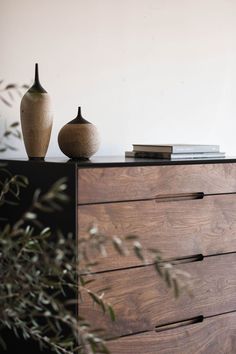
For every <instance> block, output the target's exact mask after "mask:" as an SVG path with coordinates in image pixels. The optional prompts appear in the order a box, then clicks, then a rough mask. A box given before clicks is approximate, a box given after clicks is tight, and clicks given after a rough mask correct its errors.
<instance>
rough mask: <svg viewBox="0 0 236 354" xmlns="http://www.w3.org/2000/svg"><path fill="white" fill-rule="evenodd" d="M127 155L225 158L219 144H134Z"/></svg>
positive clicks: (163, 157)
mask: <svg viewBox="0 0 236 354" xmlns="http://www.w3.org/2000/svg"><path fill="white" fill-rule="evenodd" d="M125 157H132V158H151V159H167V160H187V159H214V158H217V159H218V158H224V157H225V153H224V152H220V146H219V145H201V144H200V145H195V144H170V145H142V144H133V151H126V152H125Z"/></svg>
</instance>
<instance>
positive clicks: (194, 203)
mask: <svg viewBox="0 0 236 354" xmlns="http://www.w3.org/2000/svg"><path fill="white" fill-rule="evenodd" d="M9 164H10V166H11V167H12V169H13V171H14V172H17V173H21V174H24V169H26V170H27V171H26V173H25V174H27V173H29V174H30V175H31V178H32V181H33V185H34V184H35V186H37V185H38V184H42V183H44V184H45V183H47V184H49V182H50V181H53V180H55V179H56V178H58V177H62V176H64V175H67V176H69V181H70V193H71V198H72V203H71V208H70V209H68V210H67V213H66V214H65V218H67V219H66V220H64V226H66V227H67V228H68V225H70V227H71V229H72V231H74V233H75V234H76V236H77V237H80V236H83V235H85V234H86V232H87V230H88V228H89V227H90V226H91V225H93V224H96V225H97V226H98V227H99V230H100V231H102V232H104V233H105V234H106V235H108V236H109V235H110V236H111V235H117V236H124V235H129V234H135V235H137V236H139V239H140V242H141V244H142V245H143V247H144V248H158V249H160V250H161V252H162V256H163V258H164V259H165V260H176V267H178V268H180V269H183V270H186V271H187V272H188V273H190V274H191V277H192V280H193V297H190V296H189V295H188V294H183V295H182V296H181V297H180V298H179V299H177V300H176V299H175V298H174V296H173V291H172V290H171V289H168V288H167V287H166V284H165V283H164V282H163V280H162V279H160V278H159V277H158V275H157V273H156V271H155V269H154V267H153V265H152V264H151V260H150V263H149V264H147V265H143V263H142V262H141V261H140V260H139V259H138V258H137V257H136V256H135V255H134V254H133V253H130V254H129V255H128V256H125V257H121V256H118V255H117V253H116V252H115V251H114V250H113V248H112V247H110V249H109V252H108V257H106V258H103V259H102V261H101V262H100V263H99V264H98V266H96V269H95V274H94V275H93V278H94V279H95V280H96V281H95V282H93V283H91V284H92V285H91V287H92V289H93V290H97V291H98V290H100V289H104V288H108V289H107V290H106V291H105V297H106V299H107V300H108V301H109V302H110V303H111V304H112V305H113V307H114V309H115V311H116V314H117V319H116V321H115V322H112V321H111V320H110V319H109V318H108V316H105V315H103V314H101V311H100V309H99V307H97V306H94V305H93V304H92V302H91V301H90V300H89V299H88V300H86V299H85V300H84V301H83V303H81V304H80V305H79V312H80V314H81V315H82V316H85V317H86V318H87V319H88V320H90V321H91V323H93V324H94V327H99V328H101V327H103V328H106V333H107V337H108V338H109V342H108V343H109V344H108V345H109V348H110V350H111V353H112V354H222V353H223V354H234V353H236V159H233V158H232V159H230V158H228V159H223V160H207V161H200V160H197V161H179V162H169V161H160V160H141V159H140V160H133V159H126V160H122V159H118V158H117V159H116V158H113V159H112V158H111V159H106V158H103V159H94V160H92V161H91V162H80V163H76V162H73V161H72V162H67V163H65V162H63V161H61V162H59V161H55V162H19V161H18V162H13V161H11V162H9ZM40 171H41V172H40ZM40 173H41V178H40ZM42 176H44V177H43V178H44V179H45V180H47V182H45V181H44V182H43V181H42ZM49 180H50V181H49ZM70 218H71V219H70ZM65 224H66V225H65ZM114 337H116V339H113V338H114ZM117 337H118V338H117Z"/></svg>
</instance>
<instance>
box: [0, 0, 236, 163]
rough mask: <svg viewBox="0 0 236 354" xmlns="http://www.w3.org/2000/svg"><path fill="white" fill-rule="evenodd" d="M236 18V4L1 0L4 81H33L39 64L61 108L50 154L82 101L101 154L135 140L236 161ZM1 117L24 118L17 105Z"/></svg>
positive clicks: (217, 0) (227, 0)
mask: <svg viewBox="0 0 236 354" xmlns="http://www.w3.org/2000/svg"><path fill="white" fill-rule="evenodd" d="M235 18H236V1H235V0H198V1H196V0H67V1H65V0H40V1H38V0H37V1H36V0H20V1H18V0H0V44H1V55H0V68H1V71H0V78H1V77H3V78H5V79H6V80H7V81H16V82H19V83H22V82H29V81H30V80H31V79H32V77H33V69H34V63H35V62H36V61H37V62H39V65H40V76H41V82H42V84H43V86H45V88H46V89H47V90H48V92H49V93H51V96H52V98H53V102H54V112H55V118H54V128H53V135H52V140H51V143H50V148H49V152H48V156H60V155H61V152H60V151H59V148H58V146H57V133H58V130H59V129H60V127H61V126H62V125H63V124H65V123H66V122H67V121H69V120H71V119H72V118H74V117H75V115H76V111H77V106H78V105H81V106H82V111H83V113H84V116H85V117H86V118H87V119H88V120H90V121H92V122H94V123H95V124H96V125H97V126H98V128H99V130H100V133H101V137H102V146H101V149H100V150H99V152H98V155H119V154H123V152H124V150H127V149H130V148H131V144H132V143H137V142H139V143H169V142H185V143H219V144H221V146H222V150H226V152H227V153H229V154H231V155H232V154H235V155H236V143H235V134H236V21H235ZM3 114H5V115H6V116H9V118H10V119H14V118H15V117H17V118H19V102H16V105H15V107H14V109H13V110H8V109H7V108H6V109H5V111H4V112H3ZM18 145H19V146H18V147H19V151H18V153H17V154H18V156H24V154H25V152H24V148H23V144H22V143H21V144H18ZM8 155H9V153H8Z"/></svg>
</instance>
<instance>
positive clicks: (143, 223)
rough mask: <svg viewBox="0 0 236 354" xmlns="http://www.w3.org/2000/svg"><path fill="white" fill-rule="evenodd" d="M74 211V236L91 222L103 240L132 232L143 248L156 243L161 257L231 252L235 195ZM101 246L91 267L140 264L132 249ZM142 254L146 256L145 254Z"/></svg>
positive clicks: (235, 221)
mask: <svg viewBox="0 0 236 354" xmlns="http://www.w3.org/2000/svg"><path fill="white" fill-rule="evenodd" d="M78 215H79V216H78V226H79V227H78V229H79V237H80V236H81V237H86V235H87V230H88V228H89V226H90V225H93V224H95V225H97V226H98V228H99V231H100V232H102V233H104V234H105V235H107V237H108V239H109V237H110V236H113V235H117V236H120V237H122V236H126V235H130V234H131V235H137V236H138V239H139V241H140V242H141V244H142V246H143V249H148V248H157V249H159V250H160V251H161V253H162V257H163V258H164V259H172V258H181V257H186V256H193V255H197V254H202V255H204V256H205V255H211V254H219V253H227V252H233V251H236V194H225V195H210V196H206V197H204V198H203V199H195V200H177V201H176V200H175V199H172V200H170V201H158V200H147V201H132V202H124V203H104V204H94V205H81V206H80V207H79V211H78ZM126 244H127V243H126ZM131 246H132V244H130V248H132V247H131ZM107 251H108V252H107V253H108V256H107V257H104V258H102V257H101V258H100V259H99V263H98V265H97V266H96V271H101V270H108V269H115V268H125V267H131V266H134V265H140V264H141V263H142V261H140V260H139V259H138V258H137V257H136V256H135V255H134V252H133V251H132V249H131V250H130V252H129V255H128V256H125V257H122V256H119V255H118V254H117V252H116V251H115V250H114V248H113V246H112V243H111V242H108V246H107ZM146 257H147V259H148V257H149V260H150V261H151V259H150V253H149V254H148V253H146Z"/></svg>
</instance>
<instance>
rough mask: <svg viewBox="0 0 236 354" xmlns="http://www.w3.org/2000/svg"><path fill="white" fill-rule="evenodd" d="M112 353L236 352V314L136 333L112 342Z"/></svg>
mask: <svg viewBox="0 0 236 354" xmlns="http://www.w3.org/2000/svg"><path fill="white" fill-rule="evenodd" d="M108 347H109V349H110V351H111V353H112V354H121V353H125V354H144V353H146V354H157V353H158V354H223V353H224V354H235V352H236V314H235V313H230V314H226V315H221V316H217V317H212V318H207V319H204V321H203V322H202V323H196V324H193V325H189V326H184V327H179V328H176V329H172V330H168V331H163V332H159V333H156V332H147V333H145V334H140V335H132V336H128V337H124V338H120V339H118V340H114V341H111V342H109V343H108Z"/></svg>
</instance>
